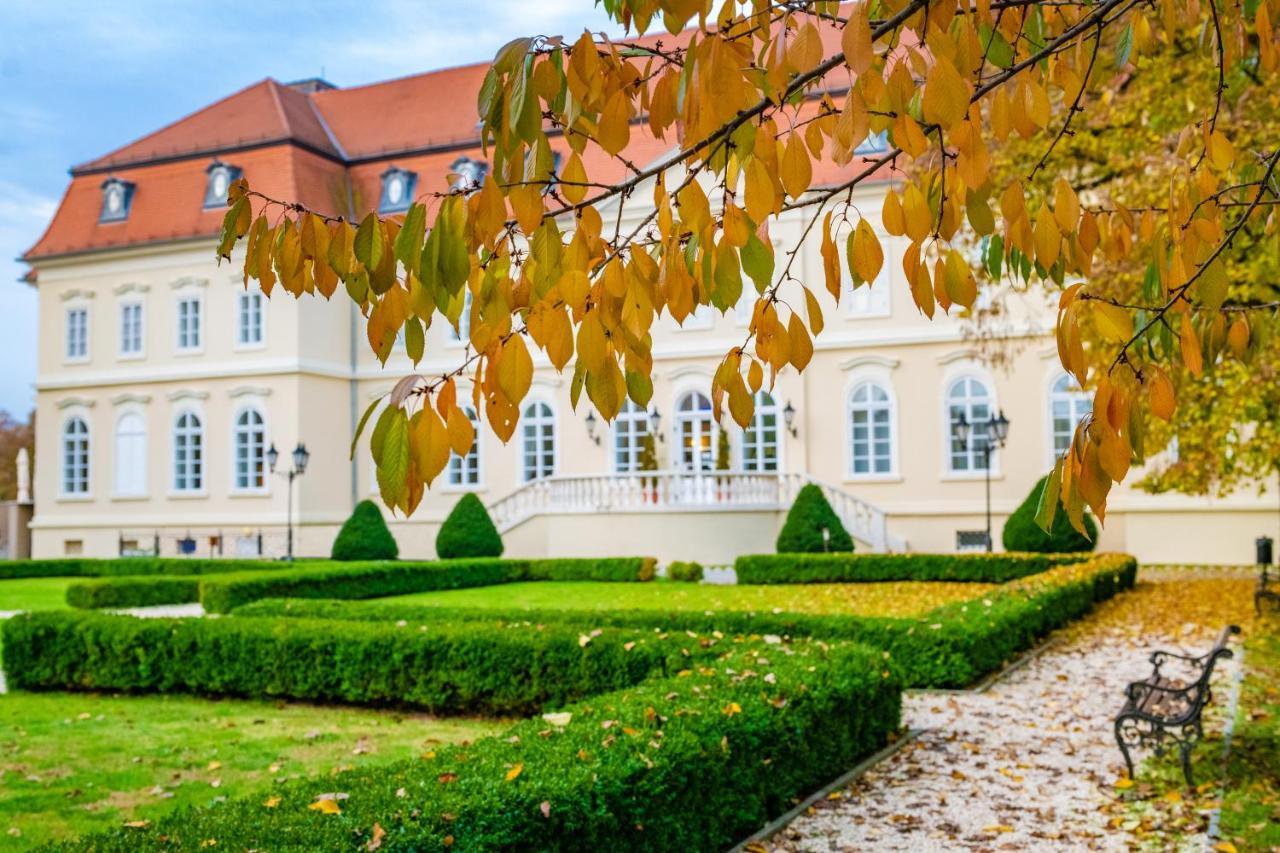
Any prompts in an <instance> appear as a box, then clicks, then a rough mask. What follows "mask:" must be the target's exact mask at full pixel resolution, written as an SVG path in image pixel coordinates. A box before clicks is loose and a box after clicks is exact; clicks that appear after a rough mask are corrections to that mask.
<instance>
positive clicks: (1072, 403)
mask: <svg viewBox="0 0 1280 853" xmlns="http://www.w3.org/2000/svg"><path fill="white" fill-rule="evenodd" d="M1064 381H1065V382H1066V388H1065V389H1064V390H1058V386H1059V385H1061V384H1062V383H1063V382H1064ZM1057 403H1065V404H1066V405H1067V407H1068V409H1069V415H1068V417H1070V418H1071V429H1070V430H1069V431H1068V432H1067V434H1066V435H1067V443H1068V444H1070V443H1071V437H1072V436H1073V435H1075V431H1076V426H1077V425H1078V424H1079V423H1080V419H1081V418H1083V417H1084V416H1085V415H1087V414H1089V413H1090V412H1092V411H1093V397H1092V396H1090V395H1089V392H1088V391H1082V390H1080V386H1079V385H1078V384H1077V383H1076V380H1075V377H1073V376H1071V375H1070V374H1069V373H1064V372H1063V371H1060V370H1059V371H1056V372H1055V373H1053V374H1052V376H1051V377H1050V380H1049V390H1048V406H1047V408H1046V414H1047V416H1048V419H1047V424H1046V425H1047V427H1048V429H1047V430H1046V432H1047V435H1046V440H1047V442H1048V444H1047V445H1046V447H1047V452H1048V459H1049V464H1050V465H1052V464H1053V463H1054V462H1055V461H1056V460H1057V458H1058V457H1059V456H1060V455H1061V454H1062V452H1063V451H1062V450H1059V449H1058V446H1057V444H1058V443H1057V438H1058V430H1057V425H1056V423H1055V420H1056V416H1055V415H1054V407H1055V404H1057ZM1065 449H1066V448H1063V450H1065Z"/></svg>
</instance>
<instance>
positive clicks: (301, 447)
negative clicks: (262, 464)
mask: <svg viewBox="0 0 1280 853" xmlns="http://www.w3.org/2000/svg"><path fill="white" fill-rule="evenodd" d="M310 458H311V454H310V453H309V452H307V446H306V445H305V444H302V443H301V442H299V443H298V446H297V447H295V448H294V449H293V467H292V468H290V469H289V470H288V471H276V463H277V462H279V461H280V451H278V450H276V446H275V443H274V442H273V443H272V444H271V447H270V448H268V450H267V467H268V468H270V469H271V473H272V474H279V475H280V476H281V477H284V478H285V479H287V480H288V481H289V489H288V497H287V499H286V503H285V507H286V509H285V523H286V526H287V528H288V550H287V555H286V557H285V559H287V560H288V561H289V562H290V563H292V562H293V479H294V477H301V476H302V475H303V474H305V473H306V472H307V460H309V459H310Z"/></svg>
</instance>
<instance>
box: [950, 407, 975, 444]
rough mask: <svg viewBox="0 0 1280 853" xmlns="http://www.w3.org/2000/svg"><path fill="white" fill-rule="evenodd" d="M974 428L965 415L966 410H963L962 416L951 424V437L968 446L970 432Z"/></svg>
mask: <svg viewBox="0 0 1280 853" xmlns="http://www.w3.org/2000/svg"><path fill="white" fill-rule="evenodd" d="M972 429H973V427H972V426H971V425H970V423H969V419H968V418H966V417H965V416H964V412H961V413H960V417H959V418H957V419H956V420H955V421H954V422H953V423H952V424H951V437H952V438H953V439H955V441H956V443H957V444H959V445H961V446H962V447H968V446H969V433H970V431H971V430H972Z"/></svg>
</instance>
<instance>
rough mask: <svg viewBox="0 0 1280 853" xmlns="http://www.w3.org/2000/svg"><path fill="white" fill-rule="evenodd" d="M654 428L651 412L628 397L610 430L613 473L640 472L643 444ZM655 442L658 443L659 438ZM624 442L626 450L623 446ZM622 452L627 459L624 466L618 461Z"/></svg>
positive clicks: (610, 464)
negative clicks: (650, 418) (650, 417)
mask: <svg viewBox="0 0 1280 853" xmlns="http://www.w3.org/2000/svg"><path fill="white" fill-rule="evenodd" d="M652 426H653V424H652V423H651V422H650V420H649V412H648V411H647V410H646V409H645V408H644V407H643V406H640V405H638V404H637V403H636V402H635V401H634V400H632V399H631V398H630V397H628V398H627V399H626V402H624V403H623V404H622V409H621V410H620V411H619V412H618V415H617V417H615V418H614V419H613V426H612V428H611V429H610V430H609V468H610V470H611V471H612V472H613V473H615V474H634V473H637V472H639V471H640V449H641V443H642V442H643V441H644V437H645V436H646V435H649V434H650V433H651V432H652ZM653 440H654V441H655V442H656V441H657V440H658V438H657V436H654V439H653ZM624 442H625V444H626V446H625V448H624V447H623V446H622V445H623V443H624ZM620 451H622V452H623V455H625V457H626V461H625V462H624V463H622V464H619V459H618V456H619V452H620ZM655 456H656V448H655Z"/></svg>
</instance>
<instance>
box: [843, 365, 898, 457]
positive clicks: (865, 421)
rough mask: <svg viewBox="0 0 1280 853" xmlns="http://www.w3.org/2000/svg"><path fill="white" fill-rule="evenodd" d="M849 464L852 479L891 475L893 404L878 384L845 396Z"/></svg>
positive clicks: (860, 385) (867, 384)
mask: <svg viewBox="0 0 1280 853" xmlns="http://www.w3.org/2000/svg"><path fill="white" fill-rule="evenodd" d="M849 465H850V473H851V474H852V475H853V476H855V477H867V476H874V475H876V474H890V473H892V472H893V402H892V401H891V400H890V398H889V392H888V391H886V390H885V389H884V386H882V385H881V384H880V383H878V382H862V383H860V384H858V385H857V386H856V387H854V389H853V393H852V394H850V395H849Z"/></svg>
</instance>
